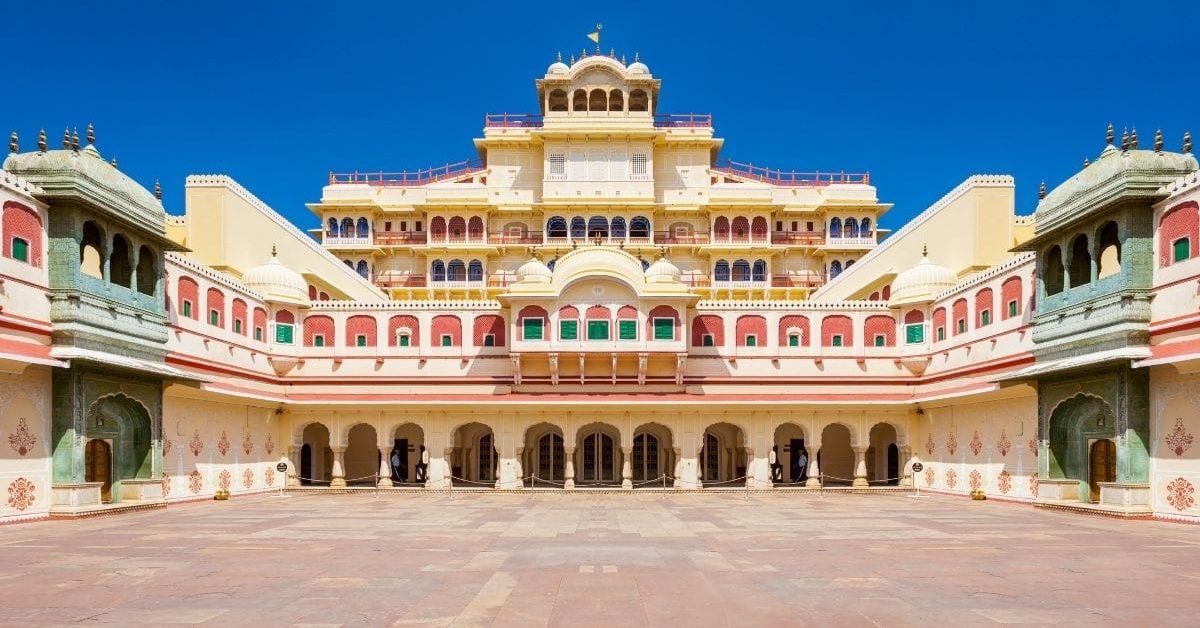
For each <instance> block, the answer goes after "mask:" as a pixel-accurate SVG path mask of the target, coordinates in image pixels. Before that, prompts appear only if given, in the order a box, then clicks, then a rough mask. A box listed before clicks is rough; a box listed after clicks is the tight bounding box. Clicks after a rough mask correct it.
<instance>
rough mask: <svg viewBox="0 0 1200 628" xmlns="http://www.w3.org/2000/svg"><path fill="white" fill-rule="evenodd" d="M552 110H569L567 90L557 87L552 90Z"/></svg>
mask: <svg viewBox="0 0 1200 628" xmlns="http://www.w3.org/2000/svg"><path fill="white" fill-rule="evenodd" d="M549 109H550V111H566V110H567V92H565V91H563V90H561V89H556V90H554V91H552V92H550V107H549Z"/></svg>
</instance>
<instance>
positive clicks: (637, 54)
mask: <svg viewBox="0 0 1200 628" xmlns="http://www.w3.org/2000/svg"><path fill="white" fill-rule="evenodd" d="M641 60H642V59H641V53H640V52H638V51H636V50H634V51H633V62H634V63H637V62H638V61H641Z"/></svg>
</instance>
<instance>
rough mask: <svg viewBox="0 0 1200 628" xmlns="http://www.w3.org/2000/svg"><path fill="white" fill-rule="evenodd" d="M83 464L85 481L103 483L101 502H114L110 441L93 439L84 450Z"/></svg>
mask: <svg viewBox="0 0 1200 628" xmlns="http://www.w3.org/2000/svg"><path fill="white" fill-rule="evenodd" d="M83 453H84V455H83V464H84V467H85V470H84V480H85V481H87V482H103V483H104V485H103V486H101V487H100V501H103V502H111V501H112V447H111V446H109V444H108V441H103V440H100V439H98V438H93V439H92V440H89V441H88V442H87V445H86V446H85V448H84V452H83Z"/></svg>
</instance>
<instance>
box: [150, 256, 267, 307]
mask: <svg viewBox="0 0 1200 628" xmlns="http://www.w3.org/2000/svg"><path fill="white" fill-rule="evenodd" d="M165 257H166V261H167V262H169V263H171V264H175V265H176V266H180V267H183V268H186V269H188V270H190V271H192V272H194V273H196V274H199V275H201V276H203V277H204V278H205V279H208V280H209V281H212V282H214V283H218V284H221V285H222V286H225V287H226V288H229V289H231V290H237V291H238V292H241V293H243V294H245V295H246V296H248V297H250V298H252V299H257V300H258V302H259V303H260V304H261V303H262V302H263V297H262V295H260V294H259V293H257V292H255V291H254V290H251V289H249V288H247V287H246V286H245V285H243V284H242V283H241V282H240V281H238V280H236V279H234V278H233V277H231V276H229V275H226V274H225V273H223V272H220V271H218V270H213V269H212V268H209V267H208V266H205V265H204V264H201V263H199V262H197V261H195V260H191V259H188V258H186V257H184V256H183V255H181V254H179V253H167V254H166V256H165Z"/></svg>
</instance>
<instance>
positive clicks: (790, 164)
mask: <svg viewBox="0 0 1200 628" xmlns="http://www.w3.org/2000/svg"><path fill="white" fill-rule="evenodd" d="M250 4H252V3H244V2H238V3H233V2H229V3H226V2H203V3H200V2H162V3H145V2H121V1H114V2H86V3H85V2H19V3H14V6H10V7H7V8H6V9H5V18H6V20H5V21H6V24H5V26H4V32H5V40H6V46H5V51H6V53H5V57H6V62H5V70H4V75H5V79H4V85H5V92H6V93H5V94H4V96H3V98H0V130H2V131H3V132H4V137H5V138H7V132H8V131H9V130H10V129H15V130H17V131H18V132H19V133H20V135H21V138H22V144H23V148H24V149H25V150H29V149H31V148H32V147H34V146H35V142H36V135H37V131H38V129H39V128H45V129H46V131H47V134H48V135H49V137H50V142H51V144H52V145H57V144H58V142H59V138H60V137H61V134H62V129H63V127H64V125H71V126H77V127H79V129H80V132H81V133H82V131H83V127H84V126H85V125H86V124H87V123H88V122H89V121H94V122H95V124H96V128H97V134H98V136H99V141H98V142H97V145H98V148H99V149H100V151H101V152H102V153H103V154H104V155H105V156H106V157H109V156H112V155H114V154H115V155H116V156H117V157H118V159H119V161H120V165H121V168H122V169H123V170H125V171H126V172H128V173H129V174H130V175H131V176H133V177H134V178H136V179H137V180H139V181H141V182H143V183H144V184H146V186H147V187H150V186H151V185H152V184H153V181H154V179H155V177H159V178H160V179H162V182H163V185H164V188H165V198H164V201H165V202H166V205H167V207H168V210H169V211H171V212H173V213H182V211H183V182H184V177H185V176H187V175H188V174H195V173H224V174H229V175H232V176H233V177H234V178H236V179H237V180H238V181H240V182H241V183H242V184H244V185H245V186H246V187H248V188H249V189H250V190H251V191H252V192H254V193H255V194H256V195H258V196H259V197H260V198H262V199H263V200H265V201H266V202H267V203H269V204H270V205H271V206H273V207H275V208H276V209H277V210H279V211H280V212H282V213H283V214H284V215H286V216H288V217H289V218H291V219H292V220H294V221H296V222H297V223H298V224H299V225H300V226H301V227H304V228H308V227H311V226H314V225H316V224H317V221H316V218H315V217H314V216H312V215H311V213H310V212H309V211H308V210H307V209H306V208H305V207H304V203H306V202H311V201H315V200H317V199H318V198H319V196H320V193H321V186H322V185H323V184H324V183H325V181H326V177H327V173H328V171H330V170H354V169H363V170H378V169H384V170H403V169H415V168H422V167H426V166H429V165H434V164H441V163H444V162H447V161H456V160H459V159H463V158H465V157H469V156H473V154H474V153H473V148H472V145H471V139H472V138H474V137H477V136H479V135H480V133H481V127H482V121H483V115H484V113H486V112H502V111H509V112H513V111H518V112H525V111H536V110H537V102H536V97H535V91H534V87H533V81H534V79H535V78H537V77H538V76H541V75H542V73H544V72H545V69H546V66H547V65H549V64H550V63H551V62H552V61H553V60H554V54H555V52H556V51H559V50H561V51H563V55H564V57H565V56H566V55H568V54H569V53H571V52H574V53H576V54H578V52H579V51H580V50H581V49H583V48H584V47H585V46H591V44H590V42H589V41H588V40H587V39H586V38H585V34H586V33H587V32H589V31H590V30H591V28H592V26H593V25H594V24H595V23H596V22H602V23H603V24H604V41H603V46H604V50H605V51H606V52H607V50H608V49H609V48H610V47H614V48H616V49H617V52H618V54H621V53H624V54H626V55H628V56H629V58H630V60H632V57H633V53H634V51H640V53H641V56H642V60H643V61H645V62H646V63H647V64H648V65H649V66H650V70H651V71H652V72H653V73H654V74H655V75H656V76H657V77H659V78H661V79H662V80H663V89H662V101H661V104H660V107H659V111H661V112H711V113H712V114H714V116H715V122H716V127H717V133H718V135H719V136H720V137H723V138H725V139H726V144H725V149H724V153H723V154H724V156H726V157H731V158H734V159H739V160H742V161H753V162H754V163H756V164H764V165H770V166H772V167H778V168H784V169H795V170H805V171H810V170H825V171H828V170H847V171H862V170H868V171H870V172H871V175H872V179H873V182H874V183H875V184H876V185H877V186H878V190H879V196H880V198H881V200H883V201H885V202H891V203H894V204H895V208H894V209H893V210H892V212H891V213H889V214H888V216H886V217H885V219H884V220H883V225H884V226H887V227H890V228H893V229H894V228H898V227H899V226H901V225H902V224H903V223H904V222H905V221H907V220H908V219H909V218H911V217H912V216H913V215H915V214H916V213H918V212H919V211H920V210H922V209H923V208H925V207H926V206H927V205H928V204H929V203H931V202H932V201H934V200H936V199H937V198H939V197H940V196H941V195H942V194H944V193H945V192H946V191H947V190H949V189H950V188H952V187H953V186H954V185H956V184H957V183H958V182H959V181H961V180H962V179H963V178H964V177H966V176H968V175H970V174H973V173H1008V174H1012V175H1014V176H1016V179H1017V193H1018V195H1017V199H1018V211H1019V212H1020V213H1029V212H1030V211H1032V209H1033V206H1034V204H1035V202H1036V194H1037V184H1038V181H1039V180H1040V179H1042V178H1043V177H1044V178H1045V179H1046V180H1047V182H1048V184H1049V185H1050V186H1051V187H1053V186H1054V185H1055V184H1057V183H1058V182H1060V181H1062V180H1063V179H1065V178H1066V177H1068V176H1070V175H1071V174H1073V173H1074V172H1075V171H1076V170H1078V168H1079V167H1080V165H1081V162H1082V161H1083V158H1084V155H1088V156H1089V157H1092V158H1094V157H1095V156H1096V155H1097V154H1098V153H1099V152H1100V150H1101V148H1102V143H1103V136H1104V127H1105V125H1106V124H1107V123H1108V122H1109V121H1112V122H1113V123H1114V124H1116V126H1117V133H1118V135H1119V134H1120V129H1121V127H1123V126H1130V127H1133V126H1136V127H1137V129H1138V131H1139V135H1140V137H1141V141H1142V146H1143V147H1147V146H1149V145H1150V144H1151V143H1152V138H1153V135H1154V130H1155V129H1156V128H1159V127H1161V128H1162V129H1163V132H1164V134H1165V137H1166V142H1167V147H1168V149H1171V150H1178V149H1179V145H1180V138H1181V137H1182V134H1183V131H1184V130H1185V129H1190V130H1191V131H1192V133H1193V135H1194V136H1197V139H1198V143H1200V54H1198V52H1200V34H1198V33H1197V28H1198V26H1200V8H1198V7H1200V2H1187V1H1184V0H1178V1H1175V2H1154V1H1146V2H1109V1H1104V0H1099V1H1092V2H1049V1H1040V2H947V3H942V4H943V5H944V6H935V5H934V3H931V2H930V3H927V2H921V3H916V2H914V3H903V2H880V3H873V2H858V3H842V2H821V3H810V2H803V3H802V2H789V3H779V4H766V3H761V4H760V3H732V2H707V1H701V0H694V1H692V2H687V3H669V2H636V3H622V2H596V3H588V2H584V3H578V2H557V3H552V4H545V5H538V4H535V3H527V2H514V3H501V2H487V3H473V2H462V1H460V2H423V3H413V4H412V5H411V6H406V5H407V4H408V3H400V2H386V3H384V2H381V3H378V4H377V5H367V4H363V5H357V4H353V3H348V2H347V3H342V2H288V3H286V4H285V3H263V4H273V5H278V6H281V7H282V6H286V7H288V8H287V9H286V10H283V9H276V8H271V9H268V8H247V7H248V5H250Z"/></svg>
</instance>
